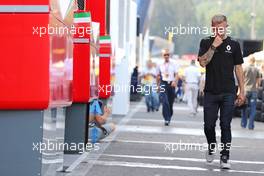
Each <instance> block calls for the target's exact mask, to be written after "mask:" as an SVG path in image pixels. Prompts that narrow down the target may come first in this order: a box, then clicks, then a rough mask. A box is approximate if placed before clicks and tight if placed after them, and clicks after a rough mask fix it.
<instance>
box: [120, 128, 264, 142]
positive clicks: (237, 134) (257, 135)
mask: <svg viewBox="0 0 264 176" xmlns="http://www.w3.org/2000/svg"><path fill="white" fill-rule="evenodd" d="M117 131H119V132H133V133H144V134H148V133H151V134H181V135H193V136H204V131H203V129H202V128H200V129H199V128H178V127H174V128H172V127H164V126H162V127H157V126H156V127H152V126H143V125H118V126H117ZM216 136H218V137H219V136H221V131H220V130H216ZM232 137H233V138H247V139H264V132H257V131H255V132H254V133H243V132H242V131H239V130H233V131H232Z"/></svg>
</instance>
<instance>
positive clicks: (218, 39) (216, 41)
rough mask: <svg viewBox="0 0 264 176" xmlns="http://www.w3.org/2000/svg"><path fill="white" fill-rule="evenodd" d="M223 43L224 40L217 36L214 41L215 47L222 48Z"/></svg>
mask: <svg viewBox="0 0 264 176" xmlns="http://www.w3.org/2000/svg"><path fill="white" fill-rule="evenodd" d="M222 43H223V39H222V38H221V37H220V36H219V35H217V36H216V37H215V39H214V42H213V43H212V45H213V47H215V48H217V47H218V46H220V45H221V44H222Z"/></svg>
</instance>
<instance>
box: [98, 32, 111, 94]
mask: <svg viewBox="0 0 264 176" xmlns="http://www.w3.org/2000/svg"><path fill="white" fill-rule="evenodd" d="M99 43H100V62H99V63H100V64H99V70H100V72H99V84H100V89H99V97H100V98H109V97H110V95H111V91H112V87H111V56H112V50H111V38H110V36H101V37H100V42H99Z"/></svg>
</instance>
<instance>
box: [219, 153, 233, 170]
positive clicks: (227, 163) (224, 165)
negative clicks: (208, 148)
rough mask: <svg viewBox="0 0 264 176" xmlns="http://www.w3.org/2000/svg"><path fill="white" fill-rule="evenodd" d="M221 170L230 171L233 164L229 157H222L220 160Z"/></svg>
mask: <svg viewBox="0 0 264 176" xmlns="http://www.w3.org/2000/svg"><path fill="white" fill-rule="evenodd" d="M220 168H221V169H230V168H231V164H230V161H229V159H228V157H227V156H221V158H220Z"/></svg>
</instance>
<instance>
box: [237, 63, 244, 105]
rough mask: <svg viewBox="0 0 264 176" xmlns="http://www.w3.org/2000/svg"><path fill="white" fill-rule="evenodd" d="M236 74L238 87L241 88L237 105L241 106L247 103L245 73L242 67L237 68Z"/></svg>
mask: <svg viewBox="0 0 264 176" xmlns="http://www.w3.org/2000/svg"><path fill="white" fill-rule="evenodd" d="M235 73H236V77H237V81H238V86H239V94H238V97H237V104H238V105H239V106H241V105H242V104H243V103H244V102H245V88H244V73H243V68H242V65H236V66H235Z"/></svg>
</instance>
